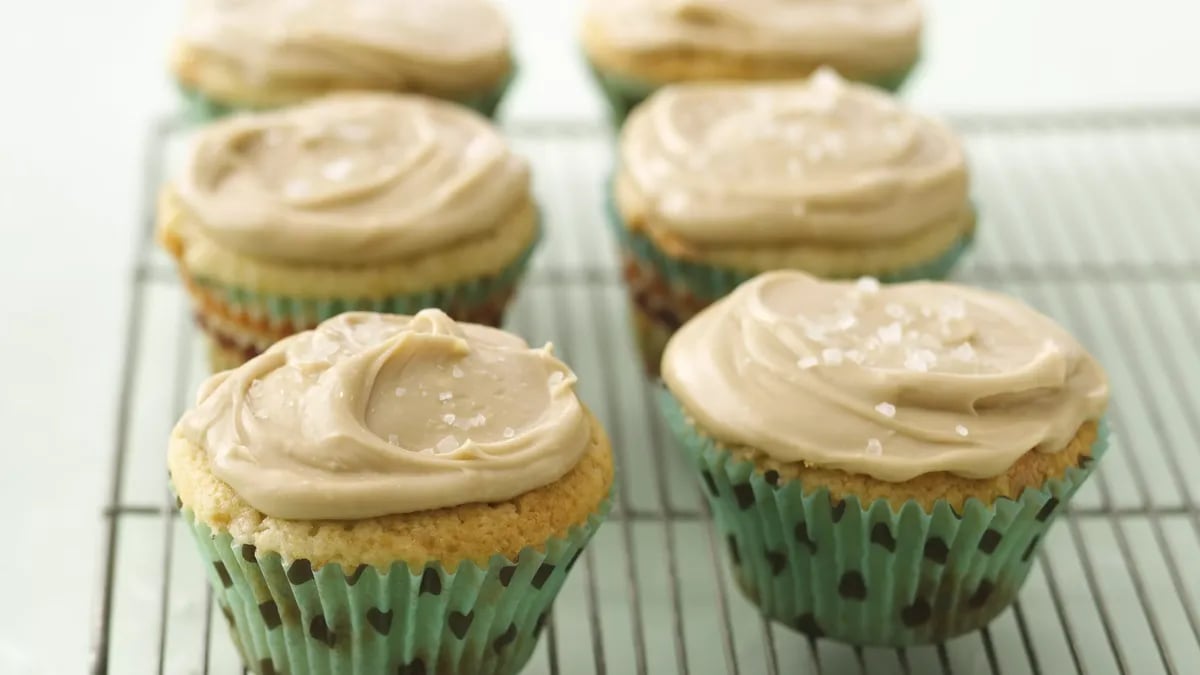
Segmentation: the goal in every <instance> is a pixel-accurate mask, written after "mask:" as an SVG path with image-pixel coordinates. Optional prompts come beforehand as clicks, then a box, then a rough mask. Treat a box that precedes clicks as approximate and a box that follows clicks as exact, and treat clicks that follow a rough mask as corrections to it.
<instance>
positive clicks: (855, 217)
mask: <svg viewBox="0 0 1200 675" xmlns="http://www.w3.org/2000/svg"><path fill="white" fill-rule="evenodd" d="M619 152H620V157H619V166H618V169H617V174H616V178H615V181H614V186H613V193H614V194H613V203H612V208H611V210H610V211H611V216H612V221H613V224H614V226H615V229H616V232H617V236H618V237H619V239H620V242H621V245H622V249H623V253H624V261H625V262H624V267H625V277H626V281H627V282H628V286H629V291H630V295H631V297H632V299H633V304H634V309H635V311H634V315H635V320H636V323H637V328H638V334H639V338H640V342H641V344H642V346H643V350H644V352H645V355H646V361H647V365H648V368H650V370H652V371H653V370H655V368H656V366H657V364H658V360H659V357H660V355H661V353H662V347H663V344H664V343H665V342H666V339H667V338H668V337H669V336H670V334H671V332H672V331H673V330H675V329H676V328H678V327H679V325H681V324H682V323H683V322H684V321H687V320H688V319H689V318H690V317H692V316H693V315H694V314H695V313H696V312H697V311H699V310H700V309H702V308H703V307H705V306H706V305H707V304H708V303H710V302H712V301H713V300H715V299H717V298H719V297H721V296H723V295H725V294H726V293H728V292H729V291H731V290H733V288H734V287H735V286H736V285H737V284H738V283H740V282H741V281H744V280H746V279H747V278H749V277H751V276H754V275H755V274H758V273H760V272H765V271H768V270H773V269H798V270H804V271H807V272H811V273H813V274H816V275H818V276H822V277H834V278H838V277H841V278H857V277H859V276H864V275H869V276H873V277H876V278H879V279H882V280H884V281H903V280H909V279H920V278H940V277H943V276H944V275H946V274H947V273H948V272H949V270H950V268H951V267H952V266H953V265H954V263H955V262H956V261H957V259H958V257H959V256H960V255H961V253H962V252H963V250H964V249H965V248H966V246H967V245H968V243H969V242H970V240H971V237H972V234H973V232H974V229H975V212H974V210H973V208H972V206H971V202H970V196H969V194H968V176H967V165H966V159H965V155H964V152H963V148H962V144H961V143H960V141H959V139H958V137H957V136H956V135H955V134H954V133H953V132H952V131H951V130H950V129H949V128H947V127H946V126H944V125H943V124H941V123H938V122H936V121H933V120H931V119H927V118H925V117H922V116H920V115H917V114H915V113H913V112H911V111H909V110H906V109H905V108H903V107H901V106H900V105H899V103H897V102H896V101H895V100H894V99H892V98H890V97H888V96H887V95H885V94H883V93H881V92H879V91H878V90H875V89H872V88H869V87H865V86H862V85H856V84H851V83H847V82H845V81H843V80H842V79H841V78H839V77H838V76H837V75H836V74H834V73H832V72H830V71H821V72H818V73H817V74H816V75H814V76H813V77H812V78H810V79H809V80H807V81H803V82H793V83H787V84H692V85H678V86H673V87H667V88H665V89H663V90H662V91H660V92H659V93H657V94H655V96H654V97H653V98H651V99H650V100H649V101H647V102H646V104H645V105H643V106H642V107H641V108H639V109H638V110H637V111H636V112H635V113H634V114H633V115H632V116H631V117H630V118H629V122H628V123H627V124H626V125H625V127H624V128H623V129H622V130H621V137H620V150H619Z"/></svg>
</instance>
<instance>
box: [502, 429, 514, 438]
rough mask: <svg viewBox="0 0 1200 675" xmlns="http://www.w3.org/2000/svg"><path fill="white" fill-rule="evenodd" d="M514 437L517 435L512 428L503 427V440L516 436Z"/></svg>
mask: <svg viewBox="0 0 1200 675" xmlns="http://www.w3.org/2000/svg"><path fill="white" fill-rule="evenodd" d="M516 435H517V432H516V431H515V430H514V429H513V428H512V427H504V437H505V438H512V437H513V436H516Z"/></svg>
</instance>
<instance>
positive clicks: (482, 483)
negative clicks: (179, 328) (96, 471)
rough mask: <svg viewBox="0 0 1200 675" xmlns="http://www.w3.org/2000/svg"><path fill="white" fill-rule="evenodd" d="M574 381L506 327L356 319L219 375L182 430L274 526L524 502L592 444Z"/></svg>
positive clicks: (343, 319)
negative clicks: (286, 522) (289, 521)
mask: <svg viewBox="0 0 1200 675" xmlns="http://www.w3.org/2000/svg"><path fill="white" fill-rule="evenodd" d="M574 385H575V375H574V374H573V373H572V372H571V370H570V369H569V368H567V366H566V365H564V364H563V363H562V361H559V360H558V359H557V358H555V357H554V356H553V354H552V352H551V347H550V345H546V346H545V347H543V348H540V349H531V348H530V347H529V346H528V345H526V344H525V342H523V341H522V340H521V339H520V338H518V337H516V336H514V335H511V334H509V333H505V332H503V331H500V330H496V329H493V328H486V327H483V326H478V325H474V324H460V323H455V322H454V321H453V320H451V319H450V318H449V317H448V316H446V315H445V314H443V313H442V312H441V311H439V310H434V309H428V310H424V311H422V312H420V313H418V314H417V315H416V316H413V317H408V316H399V315H385V314H373V313H348V314H342V315H340V316H338V317H335V318H333V319H330V320H328V321H326V322H324V323H322V324H321V325H320V326H318V327H317V328H316V329H315V330H311V331H307V332H304V333H299V334H297V335H294V336H292V337H289V338H285V339H284V340H282V341H280V342H278V343H276V344H275V345H274V346H272V347H271V348H270V349H268V350H267V351H266V352H265V353H263V354H262V355H261V356H258V357H256V358H255V359H253V360H252V361H250V362H248V363H246V364H245V365H243V366H241V367H240V368H237V369H236V370H231V371H226V372H223V373H220V374H218V375H214V376H213V377H212V378H211V379H209V380H208V381H207V382H206V383H205V384H204V386H203V387H202V388H201V391H200V396H199V401H198V403H197V405H196V407H195V408H193V409H192V410H190V411H189V412H187V413H186V414H185V415H184V416H183V418H182V420H180V422H179V426H178V428H177V431H176V433H180V434H182V435H183V436H184V437H185V438H187V439H188V440H191V441H192V442H194V443H196V444H197V445H199V446H200V447H202V448H204V449H205V450H206V451H207V453H208V456H209V458H210V460H211V462H212V472H213V474H214V475H215V476H217V477H218V478H220V479H221V480H223V481H225V482H226V483H228V484H229V486H230V487H232V488H233V489H234V491H235V492H236V493H237V494H238V495H240V496H241V497H242V498H243V499H245V500H246V502H248V503H249V504H250V505H251V506H253V507H254V508H256V509H258V510H259V511H262V512H263V513H265V514H267V515H269V516H273V517H276V518H285V519H307V520H325V519H331V520H338V519H358V518H370V517H374V516H382V515H388V514H399V513H410V512H414V511H423V510H427V509H435V508H442V507H453V506H458V505H461V504H467V503H473V502H496V501H503V500H507V499H511V498H514V497H516V496H518V495H521V494H524V493H526V492H529V491H530V490H533V489H536V488H539V487H542V486H545V485H548V484H550V483H552V482H554V481H556V480H558V479H559V478H561V477H562V476H564V475H565V474H566V473H567V472H568V471H569V470H571V468H573V467H574V466H575V465H576V464H577V463H578V462H579V460H580V458H581V457H582V456H583V454H584V452H585V451H586V450H587V446H588V442H589V441H590V438H591V428H590V423H589V421H588V417H587V413H586V411H585V410H584V408H583V406H582V404H581V403H580V402H579V399H578V398H577V397H576V395H575V390H574Z"/></svg>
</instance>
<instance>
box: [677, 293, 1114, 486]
mask: <svg viewBox="0 0 1200 675" xmlns="http://www.w3.org/2000/svg"><path fill="white" fill-rule="evenodd" d="M662 372H663V378H664V379H665V380H666V384H667V387H668V388H669V389H670V391H671V393H672V394H674V395H675V396H676V397H677V398H678V399H679V400H680V402H681V403H682V405H683V407H684V409H685V410H686V411H687V413H688V414H689V415H691V416H692V417H693V418H694V419H695V420H696V422H697V423H698V425H699V426H700V427H701V428H702V429H703V430H704V431H705V432H706V433H708V434H709V435H711V436H713V437H714V438H716V439H717V440H720V441H722V442H725V443H728V444H733V445H741V446H748V447H751V448H754V449H756V450H759V451H761V452H764V453H766V454H767V455H769V456H770V457H771V458H773V459H776V460H778V461H781V462H788V463H792V462H803V463H806V464H808V465H812V466H818V467H824V468H831V469H839V470H843V471H848V472H852V473H861V474H867V475H869V476H872V477H874V478H877V479H879V480H884V481H893V482H899V481H906V480H910V479H912V478H914V477H916V476H919V475H921V474H925V473H930V472H937V471H947V472H950V473H953V474H955V475H958V476H963V477H967V478H985V477H991V476H997V475H1000V474H1002V473H1004V472H1005V471H1007V470H1008V468H1009V467H1010V466H1011V465H1012V464H1013V463H1014V462H1015V461H1016V460H1017V459H1018V458H1020V457H1021V455H1023V454H1025V453H1026V452H1029V451H1030V450H1037V451H1040V452H1056V451H1058V450H1061V449H1063V448H1064V447H1066V446H1067V445H1068V444H1069V443H1070V441H1071V440H1072V438H1074V436H1075V434H1076V432H1077V431H1078V429H1079V427H1080V426H1081V425H1082V424H1083V423H1084V422H1086V421H1089V420H1096V419H1098V418H1099V417H1100V415H1101V414H1102V413H1103V411H1104V408H1105V405H1106V404H1107V401H1108V381H1107V379H1106V377H1105V374H1104V372H1103V370H1101V368H1100V366H1099V364H1097V363H1096V361H1095V360H1094V359H1093V358H1092V357H1091V356H1090V355H1089V354H1088V353H1087V352H1086V351H1085V350H1084V349H1083V347H1082V346H1080V345H1079V343H1078V342H1076V341H1075V340H1074V339H1073V338H1072V337H1071V336H1070V335H1068V334H1067V333H1066V331H1064V330H1063V329H1062V328H1060V327H1059V326H1058V325H1057V324H1055V323H1054V322H1053V321H1051V320H1050V319H1049V318H1047V317H1045V316H1043V315H1041V314H1039V313H1037V312H1036V311H1034V310H1033V309H1031V308H1029V307H1028V306H1026V305H1024V304H1022V303H1021V302H1018V301H1017V300H1015V299H1012V298H1008V297H1006V296H1003V295H999V294H996V293H991V292H988V291H983V290H979V289H974V288H968V287H964V286H957V285H953V284H942V283H931V282H921V283H910V284H896V285H890V286H880V284H879V283H878V282H877V281H875V280H874V279H869V278H866V279H861V280H859V281H858V282H857V283H855V282H829V281H820V280H818V279H816V278H814V277H811V276H808V275H806V274H803V273H800V272H770V273H767V274H763V275H760V276H758V277H755V278H754V279H751V280H750V281H748V282H746V283H744V284H742V285H741V286H740V287H738V289H737V290H736V291H734V292H733V293H732V294H731V295H729V296H727V297H725V298H724V299H722V300H720V301H718V302H717V303H716V304H714V305H712V306H711V307H709V308H708V309H706V310H705V311H703V312H702V313H701V314H700V315H699V316H697V317H696V318H695V319H693V320H692V321H691V322H689V323H688V324H686V325H684V327H683V328H682V329H681V330H680V331H679V332H678V333H676V334H675V336H674V337H673V338H672V340H671V341H670V343H668V345H667V349H666V353H665V355H664V357H663V363H662Z"/></svg>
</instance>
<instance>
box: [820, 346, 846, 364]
mask: <svg viewBox="0 0 1200 675" xmlns="http://www.w3.org/2000/svg"><path fill="white" fill-rule="evenodd" d="M821 360H822V361H824V362H825V365H827V366H840V365H842V350H840V349H835V348H833V347H830V348H829V349H823V350H821Z"/></svg>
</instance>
